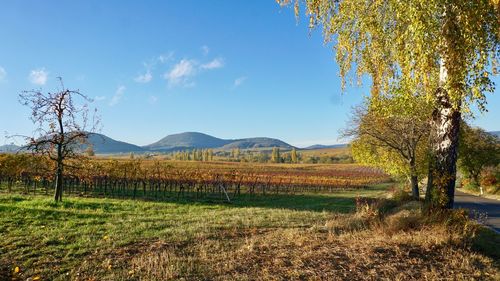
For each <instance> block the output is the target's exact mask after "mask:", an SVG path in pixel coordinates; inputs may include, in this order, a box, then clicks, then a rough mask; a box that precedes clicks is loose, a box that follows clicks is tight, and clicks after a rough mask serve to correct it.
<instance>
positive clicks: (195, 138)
mask: <svg viewBox="0 0 500 281" xmlns="http://www.w3.org/2000/svg"><path fill="white" fill-rule="evenodd" d="M230 142H231V141H229V140H223V139H219V138H216V137H212V136H209V135H207V134H203V133H197V132H186V133H180V134H174V135H168V136H166V137H164V138H162V139H161V140H159V141H157V142H155V143H152V144H150V145H146V146H143V148H145V149H147V150H162V151H166V150H167V151H168V150H173V149H177V148H178V149H187V148H218V147H222V146H224V145H226V144H228V143H230Z"/></svg>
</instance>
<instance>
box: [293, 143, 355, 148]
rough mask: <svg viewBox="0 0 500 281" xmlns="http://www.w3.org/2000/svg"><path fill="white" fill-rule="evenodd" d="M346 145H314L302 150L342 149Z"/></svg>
mask: <svg viewBox="0 0 500 281" xmlns="http://www.w3.org/2000/svg"><path fill="white" fill-rule="evenodd" d="M346 146H347V144H345V143H343V144H332V145H323V144H315V145H311V146H308V147H304V148H303V149H324V148H342V147H346Z"/></svg>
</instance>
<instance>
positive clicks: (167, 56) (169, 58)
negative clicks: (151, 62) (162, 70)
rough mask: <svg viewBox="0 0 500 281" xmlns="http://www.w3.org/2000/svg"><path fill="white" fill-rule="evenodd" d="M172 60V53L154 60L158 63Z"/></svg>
mask: <svg viewBox="0 0 500 281" xmlns="http://www.w3.org/2000/svg"><path fill="white" fill-rule="evenodd" d="M173 58H174V52H168V53H166V54H161V55H159V56H158V58H157V59H156V60H157V61H158V62H160V63H166V62H168V61H169V60H171V59H173Z"/></svg>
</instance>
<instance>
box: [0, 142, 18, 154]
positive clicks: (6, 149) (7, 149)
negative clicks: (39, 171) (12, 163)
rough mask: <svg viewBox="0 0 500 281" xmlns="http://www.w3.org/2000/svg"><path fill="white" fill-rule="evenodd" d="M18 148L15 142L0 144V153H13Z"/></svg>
mask: <svg viewBox="0 0 500 281" xmlns="http://www.w3.org/2000/svg"><path fill="white" fill-rule="evenodd" d="M20 149H21V147H20V146H17V145H15V144H6V145H0V152H2V153H14V152H18V151H19V150H20Z"/></svg>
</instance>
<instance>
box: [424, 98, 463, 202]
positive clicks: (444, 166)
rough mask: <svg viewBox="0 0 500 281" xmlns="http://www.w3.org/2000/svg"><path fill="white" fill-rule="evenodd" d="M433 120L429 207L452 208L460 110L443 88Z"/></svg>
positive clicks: (428, 192) (427, 195)
mask: <svg viewBox="0 0 500 281" xmlns="http://www.w3.org/2000/svg"><path fill="white" fill-rule="evenodd" d="M437 98H438V105H437V108H436V109H435V110H434V112H433V116H432V121H431V138H430V142H431V155H430V163H429V175H428V184H427V192H426V195H425V202H426V205H427V207H428V208H431V209H434V208H438V209H451V208H453V201H454V196H455V180H456V173H457V165H456V162H457V151H458V132H459V129H460V109H459V108H454V107H453V106H452V104H451V102H450V101H449V97H448V95H447V93H446V91H444V90H443V89H440V90H438V94H437Z"/></svg>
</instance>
